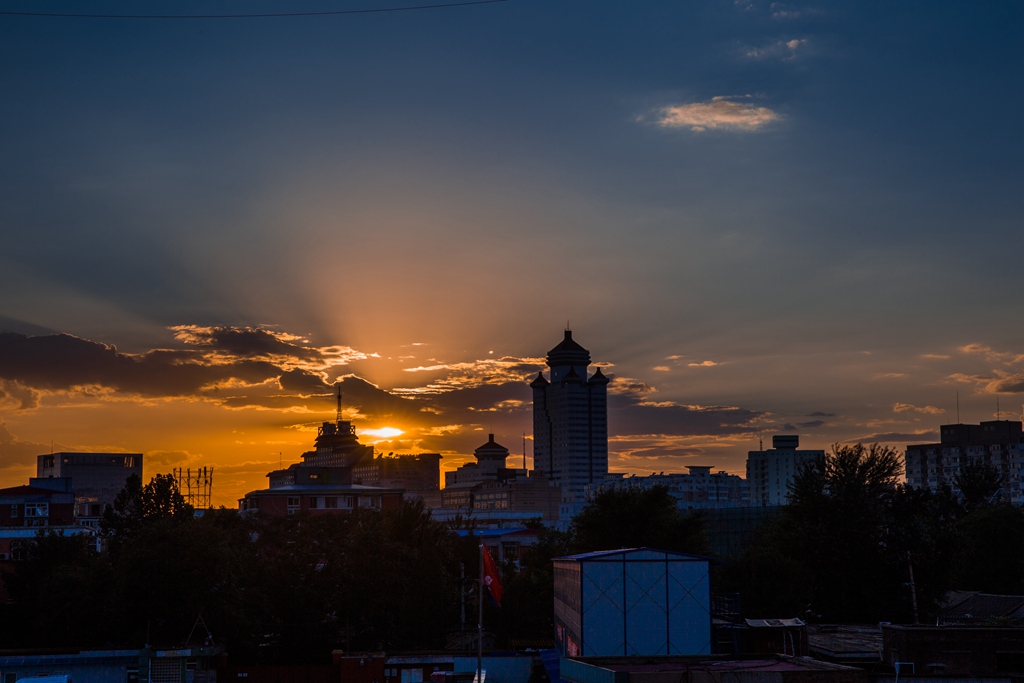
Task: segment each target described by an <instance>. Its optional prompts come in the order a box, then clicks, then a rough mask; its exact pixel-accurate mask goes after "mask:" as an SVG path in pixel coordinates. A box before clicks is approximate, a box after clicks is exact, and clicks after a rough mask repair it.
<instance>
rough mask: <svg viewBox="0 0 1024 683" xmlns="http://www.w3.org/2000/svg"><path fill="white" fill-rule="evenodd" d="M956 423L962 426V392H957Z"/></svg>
mask: <svg viewBox="0 0 1024 683" xmlns="http://www.w3.org/2000/svg"><path fill="white" fill-rule="evenodd" d="M956 423H957V424H960V390H959V389H957V390H956Z"/></svg>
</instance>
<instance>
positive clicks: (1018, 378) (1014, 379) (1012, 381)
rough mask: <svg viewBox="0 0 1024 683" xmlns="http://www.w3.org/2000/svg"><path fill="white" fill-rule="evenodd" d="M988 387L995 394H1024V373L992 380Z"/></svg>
mask: <svg viewBox="0 0 1024 683" xmlns="http://www.w3.org/2000/svg"><path fill="white" fill-rule="evenodd" d="M986 389H988V391H989V393H993V394H1022V393H1024V374H1016V375H1007V376H1006V377H1001V378H1000V379H997V380H995V381H993V382H990V383H989V384H988V386H987V387H986Z"/></svg>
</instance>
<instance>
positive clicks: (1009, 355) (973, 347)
mask: <svg viewBox="0 0 1024 683" xmlns="http://www.w3.org/2000/svg"><path fill="white" fill-rule="evenodd" d="M957 351H959V352H960V353H964V354H967V355H980V356H984V357H985V359H986V360H988V361H990V362H993V363H1004V364H1006V365H1013V364H1015V363H1020V362H1024V353H1016V352H1013V351H996V350H995V349H993V348H992V347H991V346H987V345H985V344H965V345H964V346H961V347H959V348H958V349H957Z"/></svg>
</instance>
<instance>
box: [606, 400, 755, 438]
mask: <svg viewBox="0 0 1024 683" xmlns="http://www.w3.org/2000/svg"><path fill="white" fill-rule="evenodd" d="M762 416H763V413H760V412H757V411H753V410H747V409H745V408H738V407H734V406H700V405H682V404H678V403H674V402H672V401H659V402H650V401H644V400H638V398H637V396H635V395H629V394H618V395H614V394H613V395H612V396H610V397H609V399H608V433H609V435H640V434H663V435H669V436H723V435H733V434H746V433H750V432H754V431H756V430H757V427H756V426H755V425H754V422H755V421H756V420H758V419H759V418H761V417H762Z"/></svg>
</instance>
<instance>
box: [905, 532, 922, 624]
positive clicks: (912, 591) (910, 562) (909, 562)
mask: <svg viewBox="0 0 1024 683" xmlns="http://www.w3.org/2000/svg"><path fill="white" fill-rule="evenodd" d="M907 566H908V567H909V568H910V606H911V607H912V608H913V610H914V624H915V625H917V624H920V623H921V620H920V619H918V615H917V586H915V585H914V560H913V559H911V557H910V551H909V550H908V551H907Z"/></svg>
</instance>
